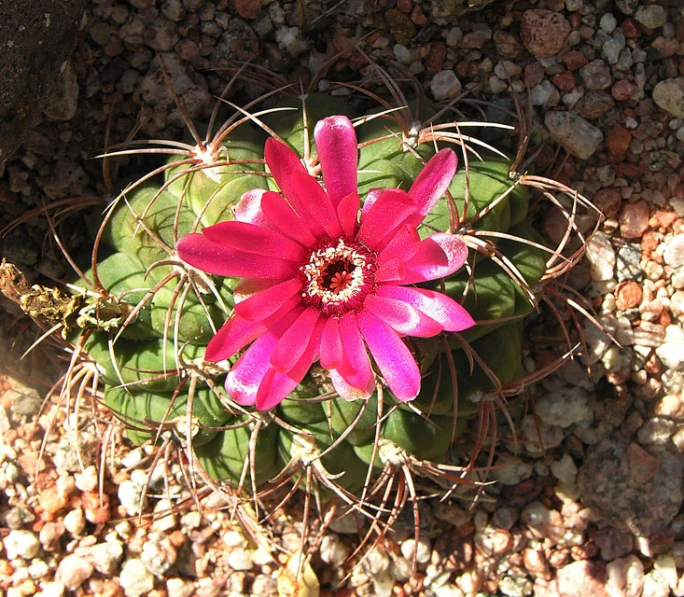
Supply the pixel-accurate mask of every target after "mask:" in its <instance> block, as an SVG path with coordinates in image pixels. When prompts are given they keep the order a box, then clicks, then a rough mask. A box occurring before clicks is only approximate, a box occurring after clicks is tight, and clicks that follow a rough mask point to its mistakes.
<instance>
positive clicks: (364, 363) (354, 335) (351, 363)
mask: <svg viewBox="0 0 684 597" xmlns="http://www.w3.org/2000/svg"><path fill="white" fill-rule="evenodd" d="M340 340H341V341H342V354H343V355H344V363H342V364H341V365H340V366H339V367H337V368H336V369H337V371H338V373H339V374H340V375H341V376H343V377H344V380H345V381H346V383H348V384H349V385H350V386H352V387H354V388H356V389H357V390H361V391H364V392H365V391H366V389H367V388H368V387H369V386H370V387H373V386H374V384H375V376H374V375H373V370H372V369H371V364H370V359H369V358H368V352H367V350H366V347H365V345H364V343H363V338H362V337H361V332H360V331H359V326H358V323H357V321H356V315H354V313H347V314H346V315H345V316H344V317H342V318H341V319H340Z"/></svg>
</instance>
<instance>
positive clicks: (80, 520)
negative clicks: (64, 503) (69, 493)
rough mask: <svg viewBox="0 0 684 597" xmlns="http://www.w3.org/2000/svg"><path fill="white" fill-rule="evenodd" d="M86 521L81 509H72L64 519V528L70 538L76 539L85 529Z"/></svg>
mask: <svg viewBox="0 0 684 597" xmlns="http://www.w3.org/2000/svg"><path fill="white" fill-rule="evenodd" d="M85 525H86V519H85V516H84V514H83V510H82V509H81V508H74V509H73V510H70V511H69V512H67V514H66V516H65V517H64V528H65V529H66V530H67V532H68V533H69V534H70V535H71V536H72V537H78V536H79V535H80V534H81V533H83V529H85Z"/></svg>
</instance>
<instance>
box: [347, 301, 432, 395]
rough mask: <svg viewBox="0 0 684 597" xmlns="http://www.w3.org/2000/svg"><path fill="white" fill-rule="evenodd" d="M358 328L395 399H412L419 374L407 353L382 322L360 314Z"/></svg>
mask: <svg viewBox="0 0 684 597" xmlns="http://www.w3.org/2000/svg"><path fill="white" fill-rule="evenodd" d="M358 322H359V329H360V330H361V333H362V334H363V337H364V339H365V340H366V344H367V345H368V348H369V349H370V351H371V354H372V355H373V358H374V359H375V362H376V363H377V365H378V367H379V368H380V373H382V376H383V377H384V378H385V381H386V382H387V385H388V386H389V388H390V390H392V393H393V394H394V395H395V396H396V397H397V399H399V400H413V399H414V398H415V397H416V396H417V395H418V392H419V391H420V371H419V370H418V365H417V364H416V361H415V359H414V358H413V355H412V354H411V351H410V350H409V349H408V347H407V346H406V344H404V342H402V340H401V339H400V338H399V336H398V335H397V334H396V332H395V331H394V330H393V329H392V328H391V327H390V326H389V325H387V324H386V323H385V322H384V321H382V320H381V319H379V318H378V317H376V316H375V315H373V314H372V313H369V312H368V311H362V312H361V313H360V314H359V317H358Z"/></svg>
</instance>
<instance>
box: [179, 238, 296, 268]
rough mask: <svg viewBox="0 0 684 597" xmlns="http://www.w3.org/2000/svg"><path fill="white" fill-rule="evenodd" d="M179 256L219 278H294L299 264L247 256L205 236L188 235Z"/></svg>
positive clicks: (254, 255)
mask: <svg viewBox="0 0 684 597" xmlns="http://www.w3.org/2000/svg"><path fill="white" fill-rule="evenodd" d="M176 249H177V251H178V256H179V257H180V258H181V259H182V260H183V261H185V262H186V263H188V264H189V265H191V266H192V267H196V268H197V269H200V270H202V271H204V272H207V273H209V274H215V275H217V276H229V277H230V276H235V277H250V278H268V279H274V278H280V279H285V278H292V277H293V276H294V275H295V274H296V273H297V269H298V268H297V264H296V263H294V262H292V261H285V260H284V259H278V258H277V257H270V256H269V257H267V256H264V255H256V254H254V253H243V252H242V251H237V250H235V249H233V248H229V247H224V246H221V245H219V244H217V243H214V242H211V241H210V240H209V239H208V238H207V237H206V236H204V234H188V235H187V236H184V237H183V238H181V239H180V240H179V241H178V244H177V245H176Z"/></svg>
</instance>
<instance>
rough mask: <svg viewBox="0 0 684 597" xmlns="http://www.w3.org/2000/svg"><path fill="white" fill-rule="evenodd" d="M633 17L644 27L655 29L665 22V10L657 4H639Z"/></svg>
mask: <svg viewBox="0 0 684 597" xmlns="http://www.w3.org/2000/svg"><path fill="white" fill-rule="evenodd" d="M634 18H635V19H636V20H637V21H639V23H641V24H642V25H643V26H644V27H648V28H649V29H656V28H658V27H662V26H663V25H664V24H665V23H667V11H666V10H665V9H664V8H663V7H662V6H659V5H657V4H651V5H650V6H641V7H639V9H638V10H637V11H636V14H635V15H634Z"/></svg>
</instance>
